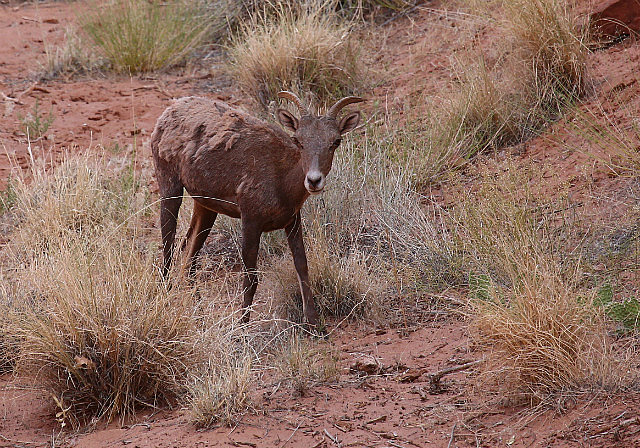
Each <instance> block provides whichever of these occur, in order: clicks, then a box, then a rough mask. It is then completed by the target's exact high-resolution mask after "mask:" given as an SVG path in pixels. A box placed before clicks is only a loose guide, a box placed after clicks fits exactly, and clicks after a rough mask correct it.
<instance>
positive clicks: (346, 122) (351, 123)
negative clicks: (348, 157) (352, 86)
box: [338, 112, 360, 135]
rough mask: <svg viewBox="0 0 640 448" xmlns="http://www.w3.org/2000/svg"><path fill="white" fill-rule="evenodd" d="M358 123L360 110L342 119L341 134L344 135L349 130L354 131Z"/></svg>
mask: <svg viewBox="0 0 640 448" xmlns="http://www.w3.org/2000/svg"><path fill="white" fill-rule="evenodd" d="M358 123H360V112H354V113H352V114H349V115H347V116H346V117H344V118H343V119H342V120H340V124H339V125H338V129H339V130H340V135H344V134H346V133H347V132H351V131H353V130H354V129H355V128H356V126H358Z"/></svg>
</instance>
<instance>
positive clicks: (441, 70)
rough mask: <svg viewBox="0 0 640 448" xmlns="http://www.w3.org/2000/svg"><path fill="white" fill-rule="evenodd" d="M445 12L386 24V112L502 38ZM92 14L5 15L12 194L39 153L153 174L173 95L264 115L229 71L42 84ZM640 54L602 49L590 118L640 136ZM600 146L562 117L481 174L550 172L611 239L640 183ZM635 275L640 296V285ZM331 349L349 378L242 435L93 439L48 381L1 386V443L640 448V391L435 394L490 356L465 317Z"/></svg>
mask: <svg viewBox="0 0 640 448" xmlns="http://www.w3.org/2000/svg"><path fill="white" fill-rule="evenodd" d="M445 6H446V2H441V3H437V2H432V3H427V4H425V6H424V7H422V8H419V9H417V10H416V11H414V12H412V13H411V15H410V16H408V17H401V18H398V19H396V20H393V21H391V22H390V23H388V24H386V25H384V33H383V39H377V40H376V45H377V47H376V49H375V50H376V51H377V53H376V54H375V56H374V58H373V59H372V61H370V63H371V64H373V65H375V64H377V63H384V65H385V66H386V67H387V68H389V69H390V70H389V72H390V73H391V72H394V73H396V74H397V76H394V77H393V79H386V80H385V79H383V80H382V81H381V82H380V83H379V84H378V85H377V87H376V88H375V89H374V92H373V94H372V96H374V97H375V99H377V100H379V103H380V104H383V105H385V107H387V108H400V107H401V105H402V104H404V102H405V100H406V99H407V98H410V99H411V103H412V104H415V107H416V108H418V109H419V108H420V107H426V106H425V104H426V102H425V101H423V100H424V99H425V98H426V97H427V96H432V95H437V94H438V92H440V91H441V89H442V88H443V86H446V85H447V84H448V83H449V82H450V81H451V79H452V77H453V76H454V71H453V70H452V68H451V67H452V64H451V57H450V55H451V53H452V52H455V51H457V50H460V49H462V48H464V47H465V45H467V43H468V42H470V41H471V42H474V45H484V43H485V42H486V41H488V40H490V39H491V33H492V29H491V25H490V24H483V23H476V22H475V21H471V20H470V19H469V18H468V17H467V16H465V15H463V14H457V13H455V12H451V11H449V12H447V11H445V10H444V8H445ZM76 7H77V5H76V4H75V3H64V2H44V3H36V4H34V3H13V4H9V5H5V4H3V5H1V6H0V11H1V13H0V42H2V43H3V45H1V46H0V92H2V93H3V94H4V95H5V96H3V98H0V102H1V103H2V106H3V108H2V110H1V113H2V116H1V117H0V144H1V145H2V151H0V185H6V182H7V180H8V179H9V178H10V176H11V173H12V170H16V169H26V168H28V166H29V165H30V163H31V159H32V158H33V159H45V160H53V161H55V160H57V159H59V158H60V157H61V156H62V155H64V154H65V153H68V152H74V151H80V150H86V149H89V150H94V151H103V152H108V153H109V154H112V155H113V157H114V158H115V159H117V156H118V154H122V151H124V152H125V154H127V155H129V156H131V155H132V154H133V153H135V155H136V157H138V158H139V159H140V166H143V167H147V168H148V167H150V163H149V160H150V151H149V146H148V140H149V136H150V133H151V131H152V129H153V126H154V124H155V120H156V119H157V117H158V116H159V115H160V114H161V112H162V111H163V110H164V108H165V107H167V106H168V105H169V104H170V102H171V99H172V98H178V97H181V96H186V95H202V96H209V97H215V98H220V99H222V100H225V101H228V102H231V103H233V104H238V105H246V106H249V105H250V103H248V101H247V99H246V98H244V97H243V96H242V95H241V94H240V93H239V92H238V91H237V90H236V89H235V88H234V87H233V85H232V83H231V82H230V81H229V80H228V78H227V77H226V76H225V75H224V74H223V72H222V70H220V69H219V68H216V67H217V66H216V62H215V61H214V60H211V62H210V63H209V61H199V63H197V64H193V65H188V66H187V67H184V68H180V69H176V70H173V71H169V72H166V73H157V74H153V75H145V76H133V77H130V76H118V75H112V74H100V75H92V76H84V75H78V76H70V77H68V78H65V77H62V78H58V79H54V80H43V79H41V78H40V76H39V73H41V69H40V68H39V64H42V63H43V62H44V56H45V45H55V44H58V45H60V44H62V42H63V39H64V32H65V28H66V27H67V26H68V25H70V24H72V23H73V22H74V20H75V19H74V17H75V16H74V12H75V9H76ZM639 58H640V45H638V43H636V42H635V41H633V40H628V41H625V42H623V43H621V44H618V45H616V46H613V47H611V48H609V49H606V50H602V51H598V52H595V53H593V54H591V55H590V60H589V65H590V71H591V76H592V78H593V80H594V91H593V93H592V100H588V101H587V104H586V105H585V106H584V107H585V108H589V107H591V106H593V108H594V110H595V113H596V115H598V114H601V113H603V112H606V113H607V114H608V115H610V116H613V117H614V119H615V120H616V124H617V125H618V126H620V127H621V128H629V127H630V126H632V125H633V124H634V120H635V117H637V116H638V115H637V113H636V112H637V111H638V108H639V106H640V100H639V97H638V91H639V90H640V83H639V82H638V77H637V73H638V72H637V66H638V60H639ZM218 64H219V63H218ZM7 97H8V98H7ZM36 100H37V101H38V103H39V105H40V106H41V108H42V110H43V111H45V112H48V111H50V110H51V111H52V113H53V116H54V122H53V124H52V126H51V129H50V131H48V133H47V135H46V136H45V137H44V138H42V139H40V140H38V141H36V142H32V143H31V145H29V144H28V142H27V136H26V135H24V133H23V132H22V130H21V126H20V120H19V116H25V115H26V114H27V113H29V112H30V111H31V110H32V108H33V106H34V104H35V102H36ZM596 104H603V107H604V109H605V110H604V111H602V110H599V109H597V108H596V107H595V105H596ZM586 144H587V143H585V142H581V141H579V139H578V137H575V136H574V135H572V134H571V133H570V132H568V130H567V126H566V122H563V121H560V122H559V123H557V124H554V125H552V126H551V127H550V129H549V130H548V131H547V132H546V133H545V134H544V135H542V136H540V137H538V138H535V139H533V140H530V141H529V142H527V143H526V144H523V145H520V146H519V147H518V148H511V149H509V150H505V151H503V152H501V153H498V154H493V155H491V156H489V157H487V158H486V160H484V161H481V162H480V163H485V164H486V165H487V166H488V167H492V166H495V167H496V168H495V169H500V168H499V164H500V161H501V159H503V158H505V157H506V156H507V155H509V156H516V157H517V160H518V163H519V164H521V165H522V166H531V165H535V166H538V167H540V169H541V170H542V171H543V172H544V179H545V180H546V182H545V183H544V186H540V188H542V189H544V190H545V191H544V193H545V194H546V195H547V196H549V197H554V196H557V195H562V194H565V195H568V198H569V200H570V202H571V204H573V206H576V207H581V208H583V209H584V210H587V211H588V213H587V215H586V216H589V217H590V219H589V223H588V225H592V226H599V228H601V229H602V233H603V234H606V230H607V223H612V222H615V223H616V226H613V224H612V225H611V227H612V228H613V227H616V228H619V227H620V223H625V222H626V221H625V220H627V221H628V218H627V216H628V214H629V210H630V209H631V207H633V206H634V203H635V198H637V195H638V193H639V190H640V188H639V186H638V183H637V180H636V179H635V178H634V177H631V176H619V175H617V174H616V173H614V172H612V169H610V168H607V166H606V165H605V164H601V163H595V162H594V161H593V158H592V157H589V156H587V155H585V152H586V151H584V152H583V151H569V150H568V149H567V148H568V147H569V146H574V147H584V145H586ZM116 145H117V146H116ZM119 151H120V152H119ZM470 182H471V181H470ZM451 194H452V193H451V192H449V191H447V188H446V187H442V188H441V189H439V190H437V191H435V192H434V196H433V198H434V200H436V201H439V202H440V203H442V204H444V205H446V204H447V201H451V200H453V199H452V197H453V196H452V195H451ZM631 224H632V223H630V225H631ZM634 275H635V274H634ZM632 277H633V276H632ZM631 280H632V281H630V284H631V285H632V286H631V287H632V288H633V285H637V284H638V282H637V281H636V280H637V278H632V279H631ZM330 343H331V344H333V346H334V347H335V350H336V351H337V352H338V353H339V367H340V369H341V375H340V379H339V380H338V381H337V382H335V383H331V384H324V385H319V386H314V387H311V388H309V389H308V390H306V391H305V393H304V394H303V395H302V396H297V395H295V394H293V392H292V390H291V389H289V388H287V387H279V386H278V383H268V382H265V384H259V385H258V387H257V390H256V391H255V393H254V397H253V400H254V406H255V409H256V412H254V413H248V414H247V415H246V416H244V417H243V418H242V419H241V421H240V422H239V423H238V424H237V425H235V426H233V427H219V428H216V429H211V430H199V429H198V428H196V427H195V426H194V425H193V424H191V423H190V422H189V416H188V414H187V411H186V410H184V409H180V408H177V409H173V410H162V411H159V412H157V413H147V414H143V415H140V416H139V417H138V418H137V420H136V421H133V422H126V423H124V424H119V423H112V424H110V425H105V424H104V423H97V424H96V425H94V426H93V427H91V430H83V431H79V432H78V431H73V430H69V429H68V428H61V426H60V424H59V423H58V422H57V421H56V418H55V412H56V410H55V408H54V407H53V406H52V405H51V400H50V398H49V397H48V396H47V394H46V391H44V390H42V389H41V388H39V387H38V384H37V383H35V384H34V382H33V381H31V380H29V379H27V378H23V377H14V376H11V375H7V376H4V377H0V446H16V447H37V446H42V447H44V446H77V447H107V446H113V447H115V446H131V447H140V448H143V447H206V446H241V447H280V448H282V447H284V446H287V447H291V448H295V447H304V448H311V447H333V446H343V447H347V446H363V447H369V446H370V447H405V448H409V447H467V446H470V447H475V446H484V447H493V446H512V447H546V446H553V447H579V446H601V447H611V446H625V447H632V446H640V426H639V425H638V424H637V421H635V422H634V421H633V418H635V417H637V416H638V405H639V404H640V395H639V394H638V393H637V392H636V391H635V390H630V391H628V392H627V393H625V394H624V395H622V394H620V395H610V394H605V393H602V392H600V393H595V392H594V393H586V392H585V393H582V394H578V395H572V396H568V397H563V398H562V399H559V400H557V401H556V402H555V405H556V406H555V407H554V408H549V407H542V408H537V409H534V410H532V409H531V408H530V407H528V406H525V405H523V404H520V405H517V404H513V403H509V402H505V401H502V402H501V401H498V400H490V399H487V395H486V394H481V393H480V392H484V391H481V390H478V389H479V388H480V389H482V385H481V384H478V381H477V380H476V372H475V370H474V369H473V368H469V369H465V370H461V371H459V372H455V373H452V374H449V375H446V376H444V377H443V379H442V380H441V381H440V382H439V383H438V384H436V385H433V384H432V383H431V381H430V376H429V375H430V374H432V373H435V372H437V371H439V370H442V369H446V368H450V367H455V366H461V365H464V364H466V363H469V362H472V361H475V360H478V359H481V358H482V356H483V354H482V353H481V352H478V351H475V350H474V348H473V346H472V345H471V342H470V339H469V336H468V334H467V331H466V324H465V321H464V319H462V318H460V317H456V316H455V315H454V316H453V317H451V316H449V317H446V318H443V316H442V315H440V314H437V313H435V314H433V315H429V314H428V313H427V314H426V315H425V316H422V317H421V319H420V320H419V324H416V325H413V326H411V325H410V326H408V327H404V326H401V328H379V329H375V328H370V327H367V326H365V325H363V324H358V323H355V322H353V323H347V324H342V325H340V326H337V327H335V329H334V330H333V332H332V334H331V338H330Z"/></svg>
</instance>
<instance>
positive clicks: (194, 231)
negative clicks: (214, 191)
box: [182, 202, 218, 276]
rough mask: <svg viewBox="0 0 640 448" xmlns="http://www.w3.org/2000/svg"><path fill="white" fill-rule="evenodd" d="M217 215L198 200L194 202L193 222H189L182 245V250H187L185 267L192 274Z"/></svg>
mask: <svg viewBox="0 0 640 448" xmlns="http://www.w3.org/2000/svg"><path fill="white" fill-rule="evenodd" d="M217 216H218V214H217V213H216V212H213V211H211V210H209V209H208V208H205V207H203V206H202V205H200V204H199V203H198V202H194V204H193V214H192V215H191V223H190V224H189V230H188V231H187V237H186V239H185V241H184V244H183V245H182V250H183V251H184V250H186V253H185V265H184V268H185V269H186V270H188V272H189V275H190V276H193V275H194V274H195V271H196V257H197V256H198V253H199V252H200V249H202V246H203V245H204V242H205V241H206V240H207V237H208V236H209V232H211V228H212V227H213V224H214V223H215V222H216V217H217Z"/></svg>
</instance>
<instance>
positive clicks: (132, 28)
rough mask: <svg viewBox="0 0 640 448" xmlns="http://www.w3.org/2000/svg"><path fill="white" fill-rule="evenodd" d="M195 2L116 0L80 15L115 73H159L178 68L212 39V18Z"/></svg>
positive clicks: (86, 28) (185, 0)
mask: <svg viewBox="0 0 640 448" xmlns="http://www.w3.org/2000/svg"><path fill="white" fill-rule="evenodd" d="M202 9H203V8H202V5H201V4H200V3H198V2H197V1H193V0H170V1H169V2H168V3H162V2H149V1H146V0H114V1H113V2H109V3H104V4H99V5H96V6H95V7H94V8H92V9H91V10H90V11H89V12H86V13H84V14H82V15H81V16H80V25H81V27H82V29H83V30H84V32H85V33H87V35H88V36H89V37H90V38H91V39H92V40H93V42H94V43H95V45H96V46H97V47H98V48H99V49H100V51H101V52H102V53H103V54H104V56H105V57H106V58H107V59H108V60H109V62H110V63H111V66H112V68H113V69H114V70H116V71H118V72H125V73H136V72H146V71H151V70H158V69H161V68H164V67H168V66H171V65H173V64H177V63H179V62H181V61H182V60H184V58H185V57H186V56H187V55H188V54H189V52H191V51H192V50H193V49H194V48H196V47H197V46H198V45H199V44H200V43H202V41H203V39H204V38H205V37H206V36H207V32H208V28H209V20H208V18H207V16H205V15H204V14H203V13H202V12H201V11H202Z"/></svg>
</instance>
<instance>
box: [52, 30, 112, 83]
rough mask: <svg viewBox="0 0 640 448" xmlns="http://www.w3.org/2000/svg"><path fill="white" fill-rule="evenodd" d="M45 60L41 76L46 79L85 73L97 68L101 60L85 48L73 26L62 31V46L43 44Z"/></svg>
mask: <svg viewBox="0 0 640 448" xmlns="http://www.w3.org/2000/svg"><path fill="white" fill-rule="evenodd" d="M44 52H45V60H44V63H43V64H42V72H43V77H45V78H47V79H51V78H55V77H58V76H60V75H63V74H64V75H67V74H70V75H74V74H78V73H86V72H90V71H91V70H94V69H96V68H99V67H100V66H101V65H102V61H101V60H100V58H98V56H97V55H96V54H94V52H93V51H91V50H90V49H87V48H86V44H85V42H84V41H83V40H82V38H81V37H80V35H79V34H78V31H77V30H76V28H75V27H73V26H69V27H67V28H66V29H65V32H64V44H63V45H62V46H57V45H50V44H45V46H44Z"/></svg>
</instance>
